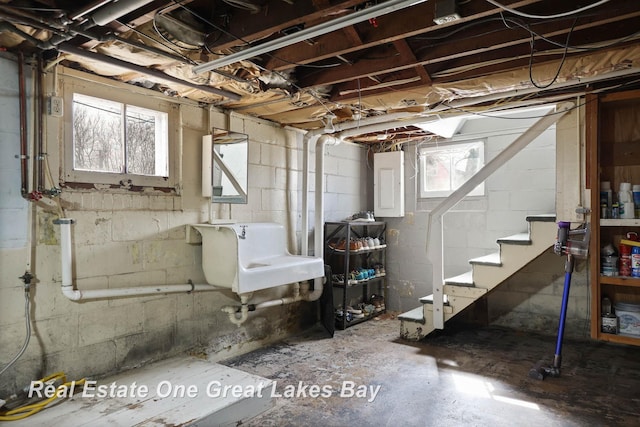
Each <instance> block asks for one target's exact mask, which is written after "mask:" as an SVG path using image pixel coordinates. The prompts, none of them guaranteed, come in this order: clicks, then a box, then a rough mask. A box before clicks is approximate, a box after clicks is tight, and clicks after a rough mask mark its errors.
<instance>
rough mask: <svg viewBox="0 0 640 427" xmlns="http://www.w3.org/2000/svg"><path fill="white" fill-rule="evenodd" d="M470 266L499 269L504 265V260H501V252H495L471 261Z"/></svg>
mask: <svg viewBox="0 0 640 427" xmlns="http://www.w3.org/2000/svg"><path fill="white" fill-rule="evenodd" d="M469 264H480V265H495V266H497V267H499V266H501V265H502V260H501V259H500V252H494V253H492V254H489V255H485V256H481V257H478V258H473V259H470V260H469Z"/></svg>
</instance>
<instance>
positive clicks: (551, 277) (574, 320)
mask: <svg viewBox="0 0 640 427" xmlns="http://www.w3.org/2000/svg"><path fill="white" fill-rule="evenodd" d="M564 262H565V257H560V256H558V255H556V254H554V253H553V251H552V250H549V251H547V252H545V253H544V254H542V255H541V256H539V257H538V258H536V259H535V260H534V261H533V262H532V263H531V264H529V265H527V266H526V267H525V268H523V269H522V270H520V271H519V272H517V273H516V274H514V275H513V276H511V277H510V278H509V279H507V280H506V281H505V282H504V283H502V284H501V285H500V286H499V287H498V288H497V289H496V290H495V291H493V292H491V293H490V294H489V295H488V296H487V299H488V300H487V306H488V310H489V312H488V315H489V321H490V322H491V323H492V324H494V325H499V326H504V327H508V328H513V329H517V330H519V331H535V332H544V333H546V334H548V335H554V334H556V333H557V332H558V322H559V319H560V308H561V306H562V294H563V290H564V280H565V274H564ZM589 292H590V291H589V283H588V274H587V263H586V262H585V261H584V260H576V264H575V270H574V273H573V275H572V278H571V286H570V293H569V300H568V305H567V318H566V323H565V336H567V337H573V338H585V337H588V336H589V327H590V322H589V310H590V306H589Z"/></svg>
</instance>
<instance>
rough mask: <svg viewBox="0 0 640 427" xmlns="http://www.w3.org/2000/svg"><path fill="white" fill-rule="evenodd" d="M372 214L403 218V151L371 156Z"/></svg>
mask: <svg viewBox="0 0 640 427" xmlns="http://www.w3.org/2000/svg"><path fill="white" fill-rule="evenodd" d="M373 191H374V197H373V198H374V214H375V216H376V217H402V216H404V151H390V152H388V153H375V154H374V155H373Z"/></svg>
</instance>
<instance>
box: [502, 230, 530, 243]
mask: <svg viewBox="0 0 640 427" xmlns="http://www.w3.org/2000/svg"><path fill="white" fill-rule="evenodd" d="M497 242H498V243H499V244H503V243H505V244H508V245H530V244H531V236H530V235H529V233H517V234H513V235H511V236H507V237H501V238H499V239H498V240H497Z"/></svg>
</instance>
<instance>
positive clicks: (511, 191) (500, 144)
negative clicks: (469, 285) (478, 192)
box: [387, 113, 556, 311]
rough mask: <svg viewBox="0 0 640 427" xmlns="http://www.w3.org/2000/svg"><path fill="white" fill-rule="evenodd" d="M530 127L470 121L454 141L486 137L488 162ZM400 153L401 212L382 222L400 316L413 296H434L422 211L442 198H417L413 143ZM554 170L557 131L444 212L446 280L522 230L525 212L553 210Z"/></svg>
mask: <svg viewBox="0 0 640 427" xmlns="http://www.w3.org/2000/svg"><path fill="white" fill-rule="evenodd" d="M539 114H543V113H539ZM522 116H523V117H532V116H536V114H535V113H524V114H522ZM534 122H535V119H531V118H529V119H527V118H523V119H520V120H506V119H497V118H478V119H474V120H469V121H467V122H466V124H465V125H464V126H463V128H462V129H461V130H460V132H459V134H458V135H456V137H455V140H460V141H473V140H476V139H478V138H481V139H484V140H485V141H486V145H485V163H486V162H488V161H490V160H491V159H492V158H494V157H495V156H496V155H497V154H498V153H499V152H501V151H502V150H503V149H504V148H505V147H506V146H507V145H508V144H510V143H511V142H512V141H513V140H515V139H516V138H517V137H518V136H519V135H520V134H521V133H522V132H524V131H525V130H526V129H527V128H528V127H529V126H531V124H533V123H534ZM405 155H406V156H407V159H408V160H406V161H405V162H406V165H407V167H406V168H405V178H406V182H405V183H406V186H405V200H406V203H407V209H406V210H407V214H406V215H405V217H404V218H388V219H387V220H388V224H389V226H388V231H387V233H388V236H389V243H390V247H389V249H388V251H387V253H388V260H389V261H388V263H389V266H388V268H387V271H388V272H389V287H390V291H389V296H390V306H391V309H393V310H398V311H407V310H410V309H412V308H415V307H417V306H419V304H420V303H419V301H418V299H419V298H420V297H423V296H425V295H429V294H431V293H432V283H431V275H432V268H431V263H430V261H429V260H428V259H427V257H426V239H427V221H428V212H429V211H430V210H431V209H433V208H434V207H435V206H437V204H438V203H439V202H440V201H441V199H437V200H423V199H418V198H417V194H418V191H417V182H418V181H417V180H418V179H419V174H418V171H417V170H416V169H415V165H417V162H416V160H415V159H416V146H415V145H409V146H405ZM555 168H556V164H555V127H551V128H549V129H547V130H546V131H545V132H544V133H543V134H542V135H541V136H540V137H538V138H536V140H534V141H533V142H532V143H531V144H529V145H528V146H527V147H526V148H525V149H524V150H523V151H521V152H520V153H518V154H517V155H516V156H515V157H514V158H512V159H511V160H509V162H507V163H506V164H505V165H504V166H503V167H502V168H501V169H500V170H498V171H497V172H496V173H495V174H494V175H492V176H491V177H490V178H489V179H488V180H487V181H486V183H485V196H482V197H467V198H465V199H464V200H463V201H461V202H460V203H459V204H458V205H456V206H455V207H454V208H453V209H452V210H451V211H450V212H449V213H447V214H446V215H445V216H444V229H445V230H444V242H445V247H444V262H445V272H444V273H445V277H452V276H455V275H458V274H462V273H464V272H466V271H469V270H470V265H469V259H471V258H475V257H479V256H482V255H486V254H489V253H492V252H495V251H496V250H498V245H497V243H496V240H497V239H498V238H500V237H505V236H509V235H512V234H515V233H520V232H524V231H526V230H527V222H526V216H527V215H533V214H542V213H553V212H554V211H555ZM551 243H553V242H550V244H551ZM547 283H548V282H547Z"/></svg>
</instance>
